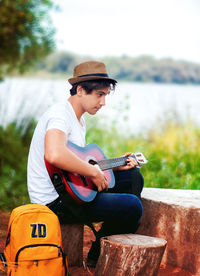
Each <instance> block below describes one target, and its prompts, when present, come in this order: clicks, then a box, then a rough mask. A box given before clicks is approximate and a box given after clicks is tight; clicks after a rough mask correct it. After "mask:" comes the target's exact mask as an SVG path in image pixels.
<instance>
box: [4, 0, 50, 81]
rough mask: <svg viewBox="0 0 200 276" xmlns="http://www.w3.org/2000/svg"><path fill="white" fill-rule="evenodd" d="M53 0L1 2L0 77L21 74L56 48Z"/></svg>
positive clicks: (7, 0) (8, 0) (11, 0)
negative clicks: (50, 17)
mask: <svg viewBox="0 0 200 276" xmlns="http://www.w3.org/2000/svg"><path fill="white" fill-rule="evenodd" d="M52 7H53V4H52V2H51V0H37V1H35V0H14V1H13V0H0V78H2V76H3V75H5V74H6V73H8V72H10V71H13V70H15V71H18V72H20V73H22V72H24V71H25V70H27V69H28V68H29V67H30V66H31V65H33V63H35V62H37V61H38V60H39V59H41V58H42V57H44V56H46V55H47V54H49V53H50V52H51V51H52V50H53V49H54V40H53V35H54V29H53V27H52V25H51V22H50V21H49V18H48V12H49V10H50V9H51V8H52Z"/></svg>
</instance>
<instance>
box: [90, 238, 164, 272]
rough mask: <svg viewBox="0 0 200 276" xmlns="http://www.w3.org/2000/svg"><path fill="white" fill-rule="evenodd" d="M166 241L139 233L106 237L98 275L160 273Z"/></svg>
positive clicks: (102, 244)
mask: <svg viewBox="0 0 200 276" xmlns="http://www.w3.org/2000/svg"><path fill="white" fill-rule="evenodd" d="M166 243H167V242H166V241H165V240H163V239H160V238H154V237H148V236H143V235H136V234H125V235H113V236H107V237H105V238H102V239H101V253H100V257H99V260H98V263H97V266H96V269H95V276H108V275H115V276H135V275H137V276H156V275H157V273H158V270H159V266H160V263H161V259H162V256H163V253H164V251H165V247H166Z"/></svg>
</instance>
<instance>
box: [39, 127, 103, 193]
mask: <svg viewBox="0 0 200 276" xmlns="http://www.w3.org/2000/svg"><path fill="white" fill-rule="evenodd" d="M66 144H67V138H66V134H65V133H64V132H62V131H60V130H58V129H50V130H48V131H47V133H46V135H45V158H46V160H47V161H48V162H49V163H50V164H52V165H53V166H55V167H57V168H60V169H63V170H65V171H68V172H72V173H77V174H80V175H84V176H88V177H90V178H91V179H92V182H93V183H94V184H95V185H96V186H97V188H98V191H99V192H100V191H102V190H104V189H107V188H108V181H107V179H106V177H105V175H104V173H103V172H102V171H101V170H100V168H99V167H98V165H95V166H93V165H91V164H89V163H87V162H85V161H83V160H81V159H80V158H79V157H78V156H76V155H75V154H74V153H73V152H72V151H70V150H69V149H68V148H67V146H66Z"/></svg>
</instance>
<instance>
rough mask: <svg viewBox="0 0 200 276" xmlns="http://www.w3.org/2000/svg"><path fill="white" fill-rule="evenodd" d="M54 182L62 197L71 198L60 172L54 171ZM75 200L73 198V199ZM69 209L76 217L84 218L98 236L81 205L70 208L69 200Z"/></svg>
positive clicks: (85, 222)
mask: <svg viewBox="0 0 200 276" xmlns="http://www.w3.org/2000/svg"><path fill="white" fill-rule="evenodd" d="M52 182H53V185H54V187H55V189H56V192H57V193H58V194H59V196H60V198H61V199H62V198H65V200H66V199H67V198H68V200H69V199H71V198H70V196H69V194H68V192H67V191H66V188H65V183H64V182H63V180H62V177H61V175H60V174H59V173H54V174H53V177H52ZM71 200H72V199H71ZM72 201H73V200H72ZM69 209H70V211H71V212H72V214H73V215H74V217H76V218H77V219H78V220H81V221H82V220H84V224H86V225H87V226H89V227H90V228H91V229H92V231H93V233H94V235H95V237H97V236H98V234H97V233H98V232H97V231H96V230H95V228H94V226H93V224H92V222H89V218H88V217H87V216H86V215H85V213H84V212H81V206H80V205H79V206H77V208H76V210H74V209H73V208H70V202H69Z"/></svg>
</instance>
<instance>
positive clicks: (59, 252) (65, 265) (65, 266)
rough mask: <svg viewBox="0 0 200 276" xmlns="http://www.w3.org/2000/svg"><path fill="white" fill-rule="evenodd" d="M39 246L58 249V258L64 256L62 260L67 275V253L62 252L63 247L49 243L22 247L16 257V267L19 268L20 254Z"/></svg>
mask: <svg viewBox="0 0 200 276" xmlns="http://www.w3.org/2000/svg"><path fill="white" fill-rule="evenodd" d="M39 246H53V247H57V248H58V257H60V254H62V259H63V266H64V268H65V275H67V264H66V260H65V253H64V252H63V250H62V247H61V246H60V245H56V244H51V243H47V244H43V243H42V244H30V245H26V246H23V247H21V248H20V249H19V250H18V251H17V254H16V256H15V266H16V267H17V266H18V259H19V254H20V253H21V252H22V251H23V250H24V249H26V248H31V247H39Z"/></svg>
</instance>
